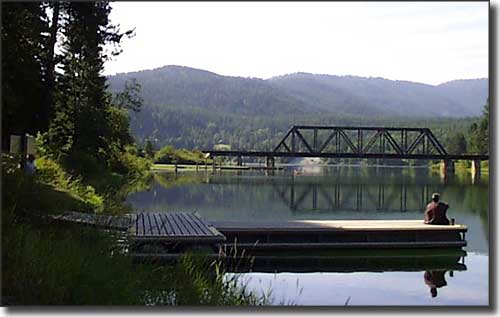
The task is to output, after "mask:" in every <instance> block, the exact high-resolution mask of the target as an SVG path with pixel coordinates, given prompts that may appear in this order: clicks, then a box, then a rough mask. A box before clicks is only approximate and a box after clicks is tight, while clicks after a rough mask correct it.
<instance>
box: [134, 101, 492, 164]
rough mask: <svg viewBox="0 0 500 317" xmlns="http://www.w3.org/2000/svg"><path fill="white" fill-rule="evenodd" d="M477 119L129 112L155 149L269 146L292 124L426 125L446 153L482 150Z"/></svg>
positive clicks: (148, 109) (182, 109)
mask: <svg viewBox="0 0 500 317" xmlns="http://www.w3.org/2000/svg"><path fill="white" fill-rule="evenodd" d="M479 120H480V119H479V118H462V119H455V118H446V119H443V118H438V119H427V118H426V119H418V118H411V119H410V118H401V117H387V116H371V117H368V116H365V117H363V116H348V115H334V114H322V115H317V114H312V115H286V114H284V115H277V116H242V115H238V114H220V113H217V112H213V111H209V110H204V109H201V108H194V107H193V108H187V107H175V106H163V107H158V106H157V107H150V106H145V108H144V109H143V111H141V112H140V113H137V114H135V115H133V116H132V120H131V126H132V130H133V131H134V135H135V136H136V138H137V139H138V140H139V142H141V143H142V142H146V141H147V140H151V141H152V142H153V145H154V147H155V148H156V149H159V148H161V147H163V146H165V145H173V146H175V147H176V148H188V149H212V148H214V146H216V145H218V144H226V145H229V146H231V148H232V149H234V150H272V149H273V148H274V147H275V146H276V145H277V144H278V143H279V141H280V140H281V139H282V138H283V137H284V135H285V134H286V132H287V131H288V130H289V129H290V127H291V126H292V125H299V124H310V125H350V126H395V127H428V128H430V129H431V130H432V132H433V133H434V134H435V135H436V137H437V138H438V139H439V140H440V141H441V142H442V144H443V145H444V146H445V148H446V149H447V151H448V152H449V153H456V154H463V153H467V152H470V153H481V152H483V150H479V149H476V148H474V147H473V146H472V144H475V143H472V142H475V141H473V140H472V137H473V135H474V133H472V131H471V126H474V124H476V125H477V122H479ZM479 138H481V137H479ZM469 143H470V144H471V146H469ZM486 144H487V143H486Z"/></svg>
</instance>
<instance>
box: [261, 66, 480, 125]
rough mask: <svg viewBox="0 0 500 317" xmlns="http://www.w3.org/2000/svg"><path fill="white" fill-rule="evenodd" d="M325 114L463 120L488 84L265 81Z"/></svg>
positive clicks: (476, 109) (319, 78)
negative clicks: (437, 117)
mask: <svg viewBox="0 0 500 317" xmlns="http://www.w3.org/2000/svg"><path fill="white" fill-rule="evenodd" d="M268 81H269V82H270V83H271V84H272V85H273V86H275V87H279V88H281V89H283V90H284V91H286V92H288V93H289V94H290V95H291V96H294V97H296V98H298V99H300V100H302V101H304V102H308V103H314V104H315V105H316V106H317V107H320V108H321V109H324V110H325V111H332V110H334V111H340V112H343V113H351V114H372V113H376V114H379V115H380V114H394V115H398V116H429V117H430V116H433V117H434V116H442V117H465V116H474V115H480V114H481V110H482V107H483V105H484V103H485V101H486V98H487V94H488V80H487V79H476V80H461V81H454V82H450V83H446V84H442V85H439V86H432V85H427V84H422V83H415V82H409V81H393V80H388V79H384V78H372V77H370V78H364V77H356V76H333V75H315V74H308V73H296V74H290V75H285V76H279V77H273V78H271V79H269V80H268Z"/></svg>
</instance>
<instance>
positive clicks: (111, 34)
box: [2, 2, 140, 175]
mask: <svg viewBox="0 0 500 317" xmlns="http://www.w3.org/2000/svg"><path fill="white" fill-rule="evenodd" d="M110 11H111V7H110V5H109V3H108V2H50V3H41V2H22V3H20V2H19V3H16V2H9V3H2V88H3V89H2V92H3V93H2V149H3V150H4V151H5V150H8V148H9V138H10V135H11V134H24V133H29V134H31V135H37V134H39V141H40V145H41V150H42V151H43V153H42V154H44V155H47V156H50V157H52V158H53V159H55V160H56V161H59V162H60V163H62V164H63V165H64V166H65V167H66V168H68V169H69V170H71V171H74V172H75V173H77V174H81V175H85V174H87V173H90V172H95V171H98V170H103V169H105V170H110V171H116V172H127V166H126V163H125V162H123V160H122V154H123V153H124V152H125V151H126V150H127V147H133V143H134V140H133V137H132V135H131V133H130V128H129V116H128V112H127V109H126V108H130V109H133V110H135V111H137V110H138V109H139V107H140V102H139V104H138V103H137V100H138V99H137V98H134V93H136V92H137V90H134V89H131V88H130V87H127V88H128V89H125V91H123V92H121V94H119V95H117V96H115V97H114V96H113V95H111V94H110V93H109V92H107V86H106V79H105V77H104V76H102V75H101V73H102V71H103V65H104V63H105V62H106V61H107V60H109V59H110V58H112V57H113V56H116V55H118V54H119V53H120V43H121V41H122V40H123V38H125V37H128V36H131V35H132V31H126V32H121V31H120V29H119V27H118V26H117V25H113V24H111V22H110V21H109V14H110ZM105 46H106V48H105ZM56 47H57V48H58V49H55V48H56ZM132 88H134V87H132ZM139 101H140V100H139Z"/></svg>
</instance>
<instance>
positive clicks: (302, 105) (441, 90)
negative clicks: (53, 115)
mask: <svg viewBox="0 0 500 317" xmlns="http://www.w3.org/2000/svg"><path fill="white" fill-rule="evenodd" d="M130 79H136V80H137V81H138V82H139V83H140V84H141V86H142V97H143V99H144V106H143V109H142V111H141V112H139V113H131V116H132V120H131V127H132V132H133V134H134V136H135V137H136V139H137V141H139V142H144V140H145V139H152V140H157V141H156V146H157V147H159V146H162V145H165V144H171V145H174V146H176V147H186V148H205V149H207V148H212V147H213V146H215V145H216V144H221V143H222V144H228V145H230V146H231V147H232V148H233V149H249V150H250V149H261V150H265V149H271V148H272V147H273V146H274V145H275V144H276V143H277V142H279V138H280V137H282V136H283V135H284V133H286V131H287V130H288V129H289V127H290V126H291V125H294V124H322V125H336V124H337V125H341V124H345V125H393V126H394V125H400V126H401V125H403V126H410V125H411V126H429V127H432V128H433V129H434V130H433V131H434V132H435V133H437V134H441V135H443V136H444V135H451V133H452V132H457V131H462V132H463V133H466V130H467V129H468V128H469V125H470V123H471V122H472V121H471V120H470V119H453V118H457V117H470V116H479V115H480V114H481V111H482V109H483V105H484V104H485V102H486V96H487V93H488V80H487V79H478V80H462V81H457V82H450V83H447V84H443V85H439V86H431V85H425V84H419V83H411V82H403V81H391V80H387V79H382V78H362V77H353V76H343V77H339V76H332V75H313V74H306V73H297V74H290V75H285V76H280V77H274V78H271V79H268V80H262V79H256V78H242V77H228V76H221V75H218V74H215V73H211V72H208V71H204V70H198V69H193V68H189V67H182V66H166V67H162V68H158V69H154V70H145V71H140V72H133V73H126V74H117V75H115V76H110V77H108V84H109V89H110V90H112V91H120V90H122V89H123V86H124V83H125V81H126V80H130ZM469 83H470V84H471V85H470V88H467V87H468V84H469ZM430 117H433V118H434V119H433V120H432V122H431V121H429V120H428V119H429V118H430ZM417 118H418V119H419V120H416V119H417ZM442 119H446V120H442ZM443 122H446V124H444V123H443ZM437 129H438V130H439V131H436V130H437Z"/></svg>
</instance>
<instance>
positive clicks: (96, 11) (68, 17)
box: [48, 2, 131, 170]
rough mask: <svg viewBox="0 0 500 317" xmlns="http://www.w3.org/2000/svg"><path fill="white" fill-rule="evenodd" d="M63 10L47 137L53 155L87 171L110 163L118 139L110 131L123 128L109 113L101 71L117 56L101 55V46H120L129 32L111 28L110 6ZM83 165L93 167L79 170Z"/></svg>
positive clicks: (67, 5) (68, 6)
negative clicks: (52, 113) (59, 59)
mask: <svg viewBox="0 0 500 317" xmlns="http://www.w3.org/2000/svg"><path fill="white" fill-rule="evenodd" d="M61 9H62V11H63V14H62V16H61V18H60V19H61V28H62V33H63V35H64V42H63V43H62V70H63V71H62V73H61V74H59V75H58V78H57V83H56V93H55V96H54V99H55V110H56V111H55V117H54V120H52V122H51V126H50V129H49V134H48V138H49V144H50V146H51V148H52V151H53V153H55V154H56V155H57V156H58V157H59V158H60V159H62V160H63V161H64V162H66V163H68V165H71V166H72V167H73V168H75V169H83V170H85V169H86V168H89V167H90V168H92V167H93V165H96V164H97V165H102V164H104V163H105V162H108V160H109V159H110V157H111V156H112V151H113V150H114V147H113V146H114V145H113V144H112V140H110V139H113V138H116V137H115V135H116V131H115V129H114V128H116V127H117V126H118V127H119V129H121V130H122V131H123V130H126V129H125V128H124V127H123V126H124V125H127V124H128V118H125V119H127V120H126V122H124V121H125V120H124V118H123V114H119V113H117V111H114V110H112V109H110V107H113V105H112V104H111V97H110V95H109V94H108V93H107V92H106V88H107V87H106V78H105V77H104V76H103V75H102V74H101V73H102V70H103V67H104V62H105V61H106V60H108V59H109V58H110V57H112V56H114V55H116V54H118V53H119V52H120V51H119V50H114V51H111V52H108V51H105V45H106V44H113V45H115V47H117V48H119V43H120V41H121V39H122V37H123V36H124V35H129V34H130V33H131V32H130V31H129V32H126V33H120V32H119V29H118V27H117V26H114V25H111V24H110V21H109V13H110V11H111V7H110V6H109V3H108V2H69V3H64V6H63V7H62V8H61ZM116 121H118V122H116ZM127 128H128V127H127ZM125 138H126V139H127V142H131V140H130V139H131V138H129V137H128V136H125ZM85 162H90V163H91V165H90V166H82V165H85V164H84V163H85ZM79 163H80V164H79Z"/></svg>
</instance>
